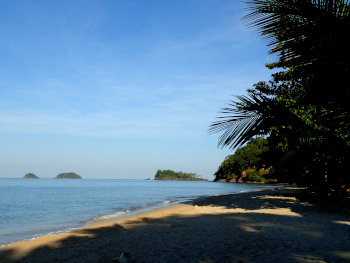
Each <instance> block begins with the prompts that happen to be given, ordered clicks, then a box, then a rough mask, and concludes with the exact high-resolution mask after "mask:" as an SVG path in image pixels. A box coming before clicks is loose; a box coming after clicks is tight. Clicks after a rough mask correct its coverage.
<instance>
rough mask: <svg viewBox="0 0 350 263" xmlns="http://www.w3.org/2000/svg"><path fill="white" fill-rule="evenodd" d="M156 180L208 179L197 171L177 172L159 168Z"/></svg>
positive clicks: (155, 176)
mask: <svg viewBox="0 0 350 263" xmlns="http://www.w3.org/2000/svg"><path fill="white" fill-rule="evenodd" d="M154 180H182V181H207V179H202V178H201V177H200V176H199V175H197V174H195V173H184V172H175V171H173V170H158V171H157V172H156V174H155V175H154Z"/></svg>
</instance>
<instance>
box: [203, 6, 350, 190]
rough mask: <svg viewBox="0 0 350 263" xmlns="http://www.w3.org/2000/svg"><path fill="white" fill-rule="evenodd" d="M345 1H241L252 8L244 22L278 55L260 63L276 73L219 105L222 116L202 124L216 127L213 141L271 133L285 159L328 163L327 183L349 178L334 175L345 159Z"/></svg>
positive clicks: (349, 63) (349, 24)
mask: <svg viewBox="0 0 350 263" xmlns="http://www.w3.org/2000/svg"><path fill="white" fill-rule="evenodd" d="M349 2H350V0H252V1H249V2H248V5H249V7H248V10H250V11H251V13H250V14H248V15H247V16H245V17H244V20H245V21H247V23H248V25H249V26H251V27H253V28H254V29H256V30H258V31H259V32H260V33H261V35H262V36H264V37H265V38H266V39H267V41H268V46H270V47H271V50H270V53H271V54H275V55H277V58H278V61H277V62H275V63H272V64H269V65H267V66H268V67H269V68H280V69H281V71H280V72H277V73H275V74H274V75H272V77H273V79H272V81H270V82H269V85H267V84H266V83H263V82H262V83H258V84H257V85H256V86H255V90H248V95H247V96H238V97H236V98H237V99H238V102H237V101H236V102H235V101H231V102H230V104H229V107H226V108H224V109H223V110H222V111H221V113H222V114H223V115H224V116H221V117H219V120H218V121H216V122H214V123H213V124H212V125H211V126H210V127H209V132H210V133H217V132H222V135H221V137H220V139H219V146H222V147H224V146H229V147H230V148H235V147H237V146H240V145H242V144H244V143H246V142H247V141H249V139H251V138H252V137H254V136H257V135H261V134H263V135H270V137H273V138H274V142H275V146H277V144H279V145H282V146H283V147H282V148H283V150H284V152H285V157H288V158H284V159H285V160H287V159H289V160H290V159H293V158H291V157H295V156H297V155H298V158H294V159H296V160H302V159H303V158H304V157H308V158H305V160H308V161H307V162H306V163H305V170H307V169H308V170H310V169H309V168H310V167H311V166H312V167H313V168H315V167H316V168H317V169H316V168H315V171H316V170H317V171H318V173H319V169H318V167H320V164H321V163H323V164H322V167H324V169H323V171H327V170H331V169H330V167H332V170H333V171H334V176H333V178H335V179H336V180H334V181H337V182H338V183H339V182H347V183H349V184H350V180H349V179H350V178H347V179H346V178H345V179H344V177H342V176H339V171H341V170H342V169H343V168H339V167H340V166H341V167H344V165H343V164H344V163H346V162H347V161H350V160H349V158H350V153H349V146H350V113H349V106H348V98H349V95H350V93H349V90H350V89H349V86H350V84H349V77H348V76H350V50H349V48H348V41H347V40H346V39H345V38H347V32H348V31H349V29H350V5H349ZM276 138H277V139H276ZM334 151H336V152H337V154H334ZM308 162H316V164H315V163H314V164H312V165H311V164H310V165H309V164H308ZM324 163H327V165H328V166H329V167H328V168H327V167H325V166H324ZM330 163H332V165H330ZM341 163H342V165H339V164H341ZM308 165H309V166H308ZM306 166H308V167H306ZM337 167H338V168H339V169H340V170H339V169H337ZM337 173H338V175H337Z"/></svg>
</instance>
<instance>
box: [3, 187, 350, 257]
mask: <svg viewBox="0 0 350 263" xmlns="http://www.w3.org/2000/svg"><path fill="white" fill-rule="evenodd" d="M193 205H196V206H199V207H200V206H204V205H205V206H207V205H210V206H224V207H227V208H240V209H244V212H232V213H230V212H228V213H225V214H220V215H216V214H205V215H191V216H188V215H187V216H184V215H173V216H170V217H165V218H158V219H151V218H147V217H143V218H137V219H134V220H130V221H128V222H127V223H126V224H124V225H118V224H116V225H114V226H112V227H102V228H97V229H87V230H84V229H80V230H79V229H78V230H75V234H76V236H73V237H68V238H65V239H63V240H60V241H59V242H56V243H55V244H54V245H44V246H40V247H37V248H35V249H34V250H32V251H30V252H28V253H27V254H24V255H22V257H18V256H19V253H18V251H16V250H11V249H8V248H7V249H6V248H5V249H2V250H0V262H9V263H14V262H32V263H40V262H84V263H89V262H94V263H104V262H106V263H107V262H108V263H110V262H112V259H113V258H116V257H118V256H119V255H120V254H121V253H122V252H125V251H126V252H128V253H130V254H131V255H132V256H133V259H132V261H131V262H152V263H155V262H161V263H163V262H177V263H178V262H198V263H199V262H208V263H209V262H220V263H221V262H223V263H224V262H237V263H238V262H241V263H243V262H244V263H246V262H350V223H349V218H348V217H347V216H346V215H343V214H340V213H335V212H332V211H327V210H325V209H323V208H322V207H321V206H318V205H315V204H310V203H308V202H302V201H299V200H297V198H296V195H295V194H293V191H291V192H290V193H288V192H285V193H284V194H283V195H282V194H281V193H279V192H278V191H270V192H269V191H266V192H260V193H245V194H239V195H227V196H212V197H209V198H206V199H200V200H196V201H194V202H193ZM275 209H288V210H290V211H291V214H287V215H281V214H278V213H275V214H274V213H269V211H272V210H275ZM263 210H264V211H263Z"/></svg>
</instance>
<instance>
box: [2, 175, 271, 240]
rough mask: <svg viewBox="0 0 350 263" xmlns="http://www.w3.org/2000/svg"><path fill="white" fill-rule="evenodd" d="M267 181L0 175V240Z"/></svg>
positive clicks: (245, 188) (236, 190) (54, 230)
mask: <svg viewBox="0 0 350 263" xmlns="http://www.w3.org/2000/svg"><path fill="white" fill-rule="evenodd" d="M266 187H271V186H266V185H254V184H229V183H214V182H202V181H154V180H149V181H148V180H111V179H108V180H97V179H96V180H89V179H81V180H57V179H0V246H4V245H6V244H9V243H11V242H15V241H19V240H24V239H31V238H35V237H38V236H41V235H47V234H50V233H58V232H65V231H68V230H70V229H72V228H77V227H82V226H84V225H86V224H87V223H88V222H89V221H96V220H101V219H109V218H116V217H121V216H125V215H129V214H132V213H136V212H138V211H142V210H147V209H152V208H155V207H161V206H167V205H169V204H171V203H174V202H181V201H186V200H189V199H193V198H197V197H201V196H208V195H214V194H227V193H239V192H245V191H255V190H259V189H261V188H266Z"/></svg>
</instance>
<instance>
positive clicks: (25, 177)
mask: <svg viewBox="0 0 350 263" xmlns="http://www.w3.org/2000/svg"><path fill="white" fill-rule="evenodd" d="M23 178H24V179H39V177H38V176H36V175H35V174H33V173H27V174H26V175H25V176H23Z"/></svg>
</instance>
